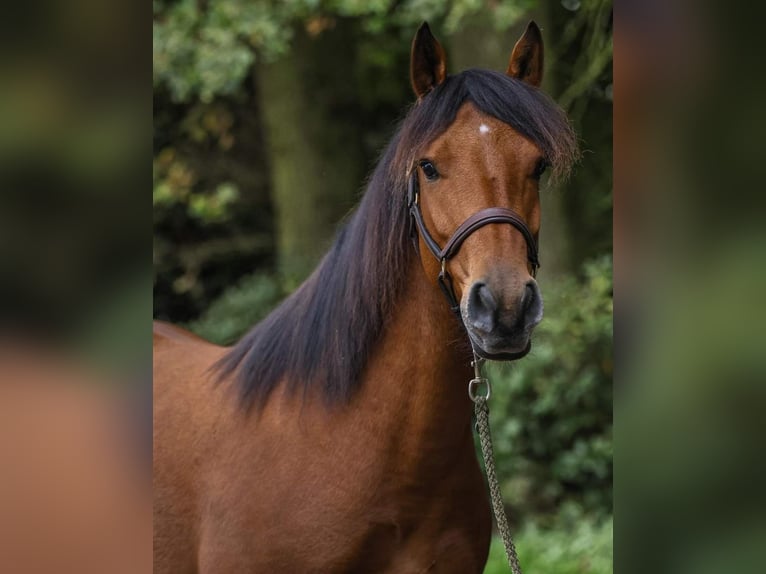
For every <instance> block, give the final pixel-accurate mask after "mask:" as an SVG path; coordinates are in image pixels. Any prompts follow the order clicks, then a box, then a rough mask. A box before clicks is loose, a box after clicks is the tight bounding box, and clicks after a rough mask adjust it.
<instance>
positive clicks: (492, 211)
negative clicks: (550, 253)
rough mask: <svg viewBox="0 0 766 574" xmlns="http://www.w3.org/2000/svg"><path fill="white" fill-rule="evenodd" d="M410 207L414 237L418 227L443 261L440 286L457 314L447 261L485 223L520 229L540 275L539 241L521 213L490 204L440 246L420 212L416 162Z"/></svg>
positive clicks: (411, 178)
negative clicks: (508, 225) (506, 224)
mask: <svg viewBox="0 0 766 574" xmlns="http://www.w3.org/2000/svg"><path fill="white" fill-rule="evenodd" d="M407 207H408V208H409V211H410V235H411V236H412V237H413V239H415V237H416V235H415V229H416V228H417V232H418V233H420V236H421V237H422V238H423V242H424V243H425V244H426V247H428V250H429V251H430V252H431V253H432V254H433V256H434V257H436V259H437V261H439V262H440V263H441V270H440V271H439V278H438V280H439V287H441V290H442V291H443V292H444V295H445V297H447V301H448V302H449V305H450V308H451V309H452V310H453V311H454V312H455V313H456V314H457V315H458V317H459V316H460V303H459V302H458V300H457V296H456V295H455V288H454V286H453V284H452V277H451V276H450V274H449V271H447V263H448V262H449V260H450V259H452V258H453V257H454V256H455V255H457V252H458V251H459V250H460V246H461V245H462V244H463V242H464V241H465V240H466V239H467V238H468V236H469V235H471V234H472V233H473V232H474V231H476V230H478V229H480V228H482V227H484V226H485V225H489V224H490V223H509V224H510V225H512V226H513V227H515V228H516V229H518V230H519V231H520V232H521V234H522V236H523V237H524V240H525V241H526V243H527V259H528V261H529V263H530V265H531V266H532V276H533V277H535V276H536V275H537V269H538V268H539V267H540V259H539V258H538V255H537V241H535V237H534V235H532V232H531V231H530V230H529V227H527V224H526V223H525V222H524V220H523V219H522V218H521V216H520V215H519V214H518V213H516V212H515V211H513V210H512V209H508V208H507V207H488V208H486V209H482V210H481V211H477V212H476V213H474V214H473V215H471V216H470V217H469V218H468V219H466V220H465V221H464V222H463V223H461V224H460V226H459V227H458V228H457V229H456V230H455V232H454V233H453V234H452V236H451V237H450V238H449V240H448V241H447V243H446V244H445V246H444V247H443V248H442V247H439V244H438V243H437V242H436V240H435V239H434V238H433V236H432V235H431V234H430V233H429V232H428V229H427V228H426V224H425V221H423V213H422V212H421V211H420V183H419V181H418V171H417V163H415V164H413V165H412V167H411V169H410V173H409V182H408V184H407ZM413 223H414V225H413Z"/></svg>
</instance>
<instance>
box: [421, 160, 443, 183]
mask: <svg viewBox="0 0 766 574" xmlns="http://www.w3.org/2000/svg"><path fill="white" fill-rule="evenodd" d="M420 169H422V170H423V175H425V176H426V179H427V180H428V181H433V180H435V179H437V178H438V177H439V172H438V171H436V167H434V164H432V163H431V162H430V161H428V160H425V159H424V160H423V161H421V162H420Z"/></svg>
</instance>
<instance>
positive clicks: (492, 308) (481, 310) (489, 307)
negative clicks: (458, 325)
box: [468, 282, 497, 332]
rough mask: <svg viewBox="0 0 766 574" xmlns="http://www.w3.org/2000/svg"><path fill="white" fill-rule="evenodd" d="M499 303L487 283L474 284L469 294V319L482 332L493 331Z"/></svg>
mask: <svg viewBox="0 0 766 574" xmlns="http://www.w3.org/2000/svg"><path fill="white" fill-rule="evenodd" d="M496 310H497V301H495V297H494V296H493V295H492V292H491V291H490V290H489V287H487V285H486V284H485V283H480V282H477V283H474V284H473V285H472V286H471V291H470V292H469V294H468V318H469V319H470V320H471V323H472V324H473V326H474V327H475V328H477V329H481V330H482V331H487V332H489V331H492V330H493V329H494V327H495V312H496Z"/></svg>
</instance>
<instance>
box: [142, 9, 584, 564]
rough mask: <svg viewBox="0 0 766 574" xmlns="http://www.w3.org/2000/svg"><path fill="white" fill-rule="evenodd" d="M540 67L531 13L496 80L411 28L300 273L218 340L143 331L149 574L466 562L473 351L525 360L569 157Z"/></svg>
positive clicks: (472, 505)
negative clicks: (226, 340)
mask: <svg viewBox="0 0 766 574" xmlns="http://www.w3.org/2000/svg"><path fill="white" fill-rule="evenodd" d="M542 74H543V42H542V35H541V32H540V29H539V28H538V27H537V25H536V24H535V23H534V22H531V23H530V24H529V26H528V27H527V29H526V31H525V32H524V33H523V35H522V36H521V38H520V39H519V40H518V41H517V43H516V44H515V46H514V48H513V50H512V53H511V57H510V60H509V65H508V69H507V70H506V71H505V73H503V72H494V71H489V70H480V69H470V70H465V71H463V72H461V73H458V74H455V75H448V74H447V73H446V58H445V52H444V50H443V48H442V46H441V44H440V43H439V42H438V40H437V39H436V38H435V37H434V36H433V34H432V33H431V30H430V28H429V27H428V25H427V24H426V23H424V24H423V25H422V26H421V27H420V28H419V29H418V31H417V32H416V34H415V37H414V39H413V42H412V48H411V58H410V80H411V84H412V88H413V91H414V93H415V101H414V103H413V105H412V107H411V108H410V110H409V111H408V113H407V114H406V115H405V117H404V118H403V120H402V121H401V122H400V124H399V126H398V127H397V130H396V132H395V135H394V136H393V138H392V139H391V141H390V142H389V144H388V145H387V147H386V148H385V150H384V151H383V153H382V155H381V158H380V160H379V162H378V164H377V166H376V167H375V168H374V170H373V173H372V175H371V176H370V178H369V180H368V183H367V187H366V190H365V193H364V194H363V196H362V199H361V201H360V204H359V206H358V207H357V209H356V211H355V212H354V213H353V214H352V215H351V216H350V217H349V218H348V219H347V221H346V222H345V224H344V225H343V226H342V228H341V229H340V230H339V232H338V234H337V237H336V239H335V242H334V244H333V245H332V247H331V248H330V250H329V251H328V252H327V254H326V255H325V256H324V258H323V259H322V261H321V262H320V263H319V265H318V267H317V268H316V269H315V271H314V272H313V273H312V274H311V275H310V276H309V278H308V279H307V280H306V281H305V282H304V283H303V284H302V285H301V286H300V287H299V288H298V289H297V290H296V291H295V292H294V293H293V294H292V295H291V296H289V297H288V298H286V299H285V300H284V301H283V302H282V303H281V305H279V306H278V307H277V308H276V309H275V310H274V311H272V313H271V314H270V315H269V316H267V318H266V319H264V320H263V321H262V322H261V323H259V324H258V325H256V326H255V327H253V328H252V330H251V331H250V332H249V333H247V334H246V335H245V336H243V337H242V338H241V340H239V342H237V343H236V344H235V345H233V346H232V347H228V348H224V347H219V346H216V345H213V344H211V343H209V342H207V341H205V340H203V339H201V338H199V337H197V336H196V335H193V334H191V333H189V332H187V331H184V330H183V329H180V328H178V327H174V326H172V325H169V324H163V323H159V324H157V325H156V326H155V330H154V345H155V347H154V348H155V354H154V377H155V378H154V385H155V386H154V492H155V505H154V508H155V523H154V524H155V538H154V550H155V570H154V571H155V572H156V573H159V574H163V573H170V572H173V573H202V574H217V573H229V574H231V573H240V572H242V573H244V572H248V573H252V572H301V573H304V572H321V573H325V572H405V573H409V572H426V571H428V572H460V573H466V572H481V571H482V569H483V568H484V565H485V562H486V559H487V555H488V549H489V544H490V538H491V515H490V508H489V504H488V501H487V492H486V487H485V483H484V479H483V475H482V472H481V469H480V467H479V464H478V461H477V459H476V454H475V450H474V441H473V437H472V427H471V421H472V403H471V401H470V399H469V397H468V394H467V392H466V382H467V381H468V379H469V378H471V375H472V369H471V367H470V361H471V358H472V351H475V352H476V353H477V354H478V355H479V356H481V357H483V358H486V359H493V360H504V361H508V360H515V359H519V358H521V357H523V356H524V355H525V354H526V353H528V352H529V350H530V346H531V335H532V331H533V329H534V327H535V326H536V325H537V324H538V323H539V321H540V319H541V317H542V311H543V304H542V298H541V295H540V291H539V288H538V285H537V282H536V280H535V278H534V274H535V270H536V267H537V264H538V262H537V240H538V236H539V231H540V200H539V193H540V191H539V186H540V183H539V182H540V177H541V175H542V173H543V172H544V171H545V170H546V169H547V168H549V167H550V168H551V171H552V172H553V173H554V176H561V175H563V174H564V173H565V172H566V170H568V169H569V168H570V166H571V165H572V163H573V161H574V160H575V157H576V154H577V151H576V147H577V144H576V137H575V136H574V133H573V130H572V128H571V126H570V123H569V121H568V119H567V117H566V115H565V114H564V112H563V111H562V110H561V109H560V108H558V107H557V105H556V104H555V103H554V102H553V101H552V100H551V99H550V98H549V97H548V96H546V95H545V94H543V92H542V91H540V89H539V86H540V83H541V81H542ZM455 230H457V231H455ZM445 295H446V300H445Z"/></svg>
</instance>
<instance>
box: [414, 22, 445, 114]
mask: <svg viewBox="0 0 766 574" xmlns="http://www.w3.org/2000/svg"><path fill="white" fill-rule="evenodd" d="M446 77H447V63H446V57H445V55H444V48H442V45H441V44H439V41H438V40H437V39H436V38H434V35H433V34H432V33H431V28H429V27H428V23H427V22H423V23H422V24H421V25H420V28H418V31H417V32H416V33H415V38H413V40H412V53H411V55H410V81H411V82H412V90H413V91H414V92H415V95H416V96H417V97H418V99H420V98H422V97H423V96H425V95H426V94H427V93H428V92H430V91H431V90H433V89H434V88H435V87H436V86H438V85H439V84H441V83H442V82H443V81H444V78H446Z"/></svg>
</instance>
